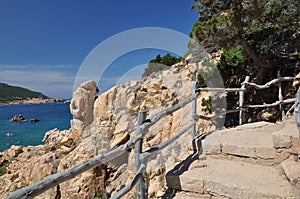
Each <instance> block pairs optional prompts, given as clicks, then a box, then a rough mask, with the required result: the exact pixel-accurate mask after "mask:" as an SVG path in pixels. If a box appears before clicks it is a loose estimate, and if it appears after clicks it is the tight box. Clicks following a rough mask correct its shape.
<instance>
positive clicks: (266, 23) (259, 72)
mask: <svg viewBox="0 0 300 199" xmlns="http://www.w3.org/2000/svg"><path fill="white" fill-rule="evenodd" d="M194 2H195V4H194V5H193V6H192V9H193V10H196V11H197V13H198V14H199V20H198V21H197V22H195V23H194V26H193V32H192V33H191V36H194V37H195V38H196V39H197V40H198V41H199V42H200V43H201V44H202V45H203V46H204V47H205V48H206V49H207V50H208V52H213V51H218V50H223V52H224V53H223V55H222V58H221V63H219V65H218V67H220V68H221V69H222V68H223V69H224V70H225V71H226V70H227V69H229V68H232V66H233V65H234V64H236V63H237V62H236V61H238V63H239V65H242V67H246V68H245V70H246V69H248V70H250V71H252V72H253V71H256V72H255V73H256V79H257V81H258V82H262V81H263V80H265V81H268V78H266V77H267V76H268V75H269V76H273V77H274V75H275V74H276V71H277V70H278V69H280V70H281V71H282V73H286V74H288V75H290V74H291V73H293V74H295V73H296V72H298V67H299V61H300V37H299V35H300V22H299V21H300V11H299V8H300V1H294V0H251V1H250V0H226V1H219V0H194ZM224 54H226V57H225V56H224ZM231 55H232V56H231ZM237 55H238V57H236V56H237ZM234 56H235V57H234ZM236 58H238V59H236ZM232 64H233V65H232ZM235 68H236V69H238V70H237V71H239V70H240V69H239V67H235ZM270 71H272V73H273V74H272V75H270V74H269V73H270ZM233 72H234V71H233ZM221 73H222V71H221ZM222 75H223V74H222ZM225 76H226V75H225ZM273 77H272V78H273Z"/></svg>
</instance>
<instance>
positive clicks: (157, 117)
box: [140, 96, 197, 131]
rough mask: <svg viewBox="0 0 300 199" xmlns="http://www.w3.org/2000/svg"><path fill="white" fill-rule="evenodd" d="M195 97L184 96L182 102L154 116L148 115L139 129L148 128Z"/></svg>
mask: <svg viewBox="0 0 300 199" xmlns="http://www.w3.org/2000/svg"><path fill="white" fill-rule="evenodd" d="M196 98H197V96H190V97H188V98H186V99H185V100H183V101H182V102H180V103H178V104H176V105H174V106H172V107H170V108H167V109H165V110H163V111H161V112H159V113H157V114H155V115H154V116H152V117H150V119H147V120H146V121H145V122H144V123H143V124H142V125H141V126H140V130H141V131H144V130H147V129H149V128H150V127H151V126H152V125H154V124H155V123H156V122H158V121H159V120H160V119H161V118H163V117H165V116H167V115H170V114H172V113H174V112H175V111H177V110H178V109H180V108H182V107H184V106H186V105H187V104H189V103H190V102H191V101H193V100H195V99H196Z"/></svg>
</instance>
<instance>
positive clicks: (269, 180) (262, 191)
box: [166, 158, 300, 198]
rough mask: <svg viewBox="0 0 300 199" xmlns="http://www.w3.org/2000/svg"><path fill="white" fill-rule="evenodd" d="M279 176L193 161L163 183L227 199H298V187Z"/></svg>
mask: <svg viewBox="0 0 300 199" xmlns="http://www.w3.org/2000/svg"><path fill="white" fill-rule="evenodd" d="M281 173H282V172H281V170H280V169H278V170H277V169H275V167H269V166H262V165H255V164H250V163H246V162H242V161H232V160H224V159H211V158H208V159H206V160H195V161H193V162H192V163H191V164H190V165H189V167H188V170H186V171H184V172H182V171H181V170H180V167H177V169H174V170H172V171H170V172H168V174H167V176H166V181H167V186H168V188H169V189H176V190H181V191H186V192H194V193H198V194H216V195H220V196H224V197H229V198H286V197H294V198H300V189H299V187H294V186H293V185H291V184H290V183H289V182H288V181H287V180H286V178H285V176H284V175H283V174H281Z"/></svg>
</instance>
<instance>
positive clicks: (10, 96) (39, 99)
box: [0, 83, 64, 105]
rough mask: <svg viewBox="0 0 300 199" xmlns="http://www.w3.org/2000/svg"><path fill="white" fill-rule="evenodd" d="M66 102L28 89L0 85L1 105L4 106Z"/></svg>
mask: <svg viewBox="0 0 300 199" xmlns="http://www.w3.org/2000/svg"><path fill="white" fill-rule="evenodd" d="M58 102H64V99H62V98H50V97H48V96H46V95H44V94H43V93H41V92H36V91H31V90H29V89H27V88H23V87H17V86H11V85H8V84H5V83H0V105H4V104H41V103H58Z"/></svg>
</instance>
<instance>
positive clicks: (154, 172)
mask: <svg viewBox="0 0 300 199" xmlns="http://www.w3.org/2000/svg"><path fill="white" fill-rule="evenodd" d="M196 72H197V71H196V66H195V65H194V64H188V61H186V60H185V61H183V62H181V63H178V64H175V65H173V66H172V67H171V68H170V69H169V70H165V71H162V72H159V73H155V74H153V75H151V77H148V78H144V79H142V80H140V81H131V82H127V83H125V84H122V85H119V86H116V87H113V88H112V89H110V90H109V91H107V92H105V93H102V94H101V95H100V96H99V97H98V98H97V99H96V100H95V95H96V94H97V92H98V88H97V86H96V83H95V82H93V81H89V82H86V83H84V84H82V85H81V86H80V87H79V88H78V89H77V90H76V91H75V93H74V96H73V99H72V101H71V104H70V109H71V113H72V114H73V120H72V121H71V129H69V130H65V131H59V130H57V129H54V130H51V131H49V132H47V133H46V134H45V137H44V142H45V144H44V145H40V146H28V147H22V146H12V147H11V148H10V149H9V150H6V151H4V152H1V153H0V165H1V168H2V171H3V173H4V174H3V175H2V176H1V177H0V187H1V189H0V198H4V197H6V196H7V195H8V194H9V193H11V192H12V191H14V190H17V189H19V188H21V187H24V186H28V185H30V184H32V183H34V182H37V181H39V180H41V179H43V178H44V177H45V176H47V175H50V174H53V173H56V172H60V171H63V170H66V169H68V168H70V167H72V166H73V165H76V164H78V163H81V162H83V161H85V160H88V159H90V158H92V157H94V156H95V155H97V154H102V153H106V152H107V151H109V150H111V149H113V148H115V147H117V146H119V145H121V144H123V143H125V142H126V141H127V140H128V139H130V138H133V137H134V134H135V130H136V129H135V127H136V123H137V112H138V111H139V110H149V111H148V116H149V115H153V114H155V113H157V112H159V111H160V110H162V109H164V108H167V107H170V106H172V105H174V104H176V103H178V102H179V101H182V100H183V99H184V98H186V97H188V96H190V95H191V92H192V77H193V76H194V74H195V73H196ZM198 104H201V103H198ZM201 109H202V107H201V105H199V107H198V110H201ZM189 121H191V105H188V106H186V107H185V108H183V109H180V110H178V111H177V112H175V113H174V114H172V115H170V116H168V117H166V118H165V119H163V120H161V121H160V122H159V123H158V124H156V125H154V126H153V127H151V129H149V133H148V134H147V136H146V137H145V139H144V142H143V149H144V150H145V149H147V148H149V147H150V146H153V145H155V144H157V143H159V142H161V141H164V140H166V139H168V138H169V137H171V136H172V135H173V134H175V133H176V132H177V131H178V130H179V129H180V128H181V127H183V126H184V125H185V124H187V123H188V122H189ZM198 128H199V129H201V130H202V131H203V130H204V129H205V130H209V129H210V128H212V125H211V124H210V123H202V125H198ZM190 149H191V137H190V136H189V135H188V134H186V135H185V136H182V137H181V138H180V139H179V141H177V142H176V143H174V144H172V146H171V147H169V148H167V149H166V150H163V151H161V153H159V154H155V156H154V157H153V158H152V159H150V160H149V162H148V164H147V171H146V173H147V175H148V176H149V182H148V183H149V185H150V186H149V194H150V196H155V195H156V194H161V191H163V189H164V187H165V180H164V174H165V173H166V171H167V170H169V169H170V168H172V167H173V166H174V165H175V164H176V162H178V161H181V160H182V159H183V158H184V157H185V156H187V155H188V152H189V150H190ZM133 155H134V154H133V153H132V152H130V151H128V153H126V154H124V155H123V156H122V157H120V158H117V159H116V160H113V161H112V162H110V163H109V164H107V165H102V166H99V167H97V168H95V169H92V170H89V171H87V172H84V173H83V174H80V175H78V176H77V177H75V178H73V179H71V180H69V181H67V182H65V183H62V184H60V185H59V186H57V187H55V188H52V189H50V190H48V191H46V192H45V193H43V194H41V195H40V196H38V197H37V198H54V197H55V198H94V197H95V196H97V195H98V196H100V195H102V196H103V195H110V194H113V193H115V192H116V191H118V190H119V189H121V188H122V186H123V185H124V184H126V182H129V181H130V180H131V178H132V177H133V175H134V158H133ZM134 191H135V190H133V191H132V192H131V193H129V194H130V195H131V196H133V195H134Z"/></svg>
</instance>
